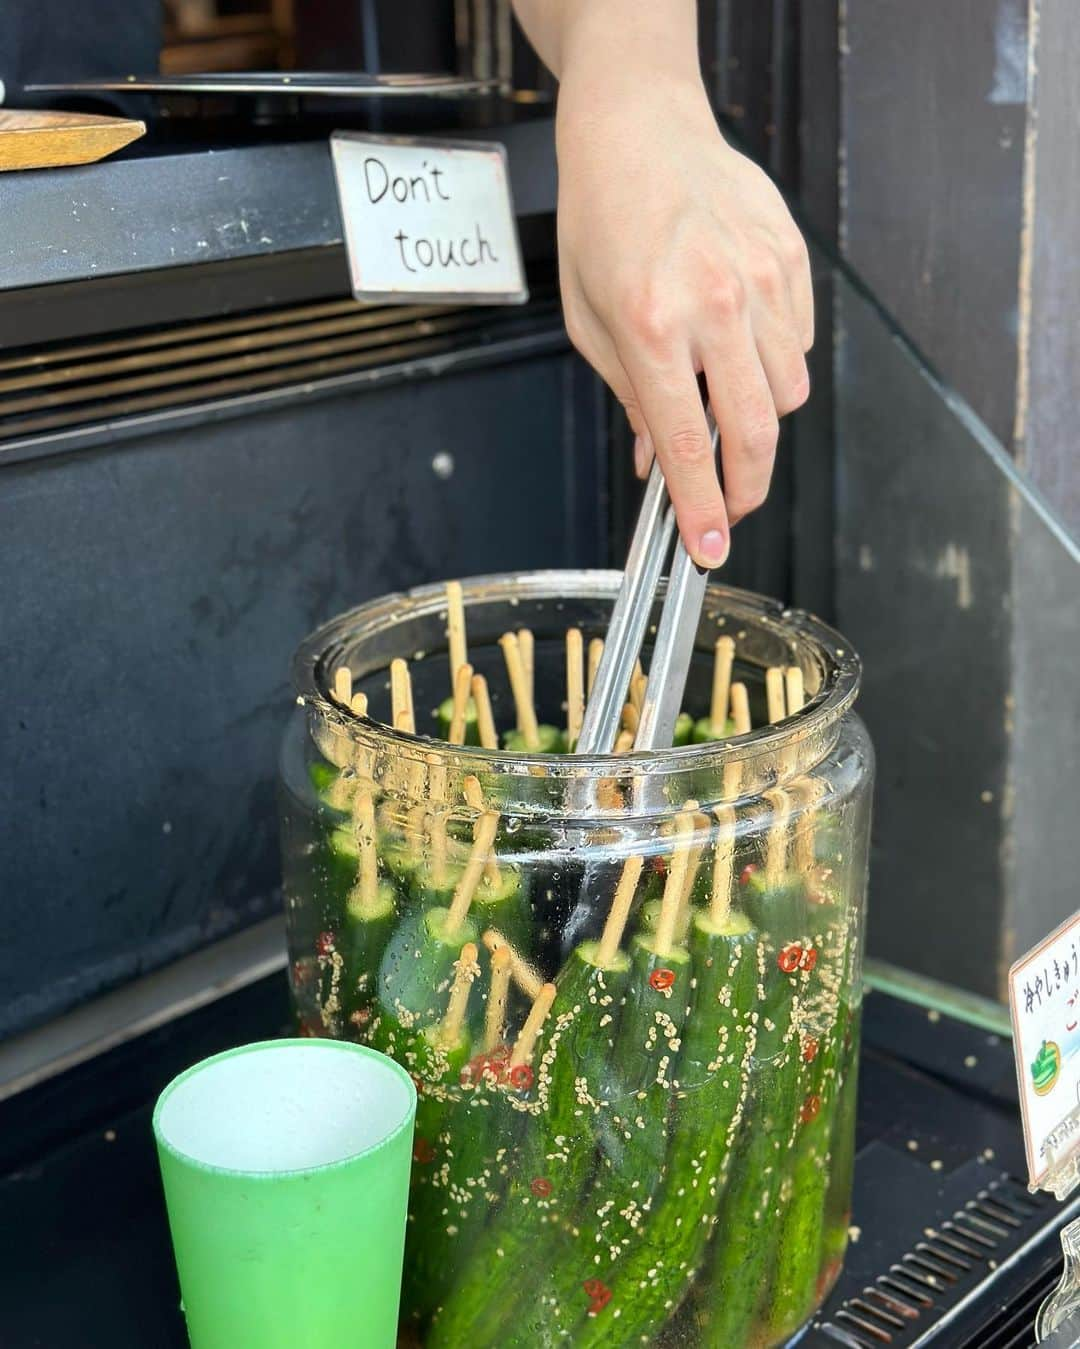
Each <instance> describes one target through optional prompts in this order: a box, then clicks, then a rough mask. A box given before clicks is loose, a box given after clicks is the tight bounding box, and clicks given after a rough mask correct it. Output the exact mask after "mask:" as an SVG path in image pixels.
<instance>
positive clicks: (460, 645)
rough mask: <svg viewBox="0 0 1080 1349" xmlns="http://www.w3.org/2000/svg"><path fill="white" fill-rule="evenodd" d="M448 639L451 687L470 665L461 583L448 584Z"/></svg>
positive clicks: (449, 582) (450, 582)
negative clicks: (465, 666)
mask: <svg viewBox="0 0 1080 1349" xmlns="http://www.w3.org/2000/svg"><path fill="white" fill-rule="evenodd" d="M446 639H447V644H448V646H449V649H450V687H451V688H453V686H454V679H455V677H456V676H457V672H458V671H459V670H460V669H461V667H462V666H463V665H467V664H468V663H469V648H468V645H467V643H466V641H465V598H464V594H463V592H462V589H461V582H460V581H447V583H446Z"/></svg>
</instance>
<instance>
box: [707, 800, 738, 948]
mask: <svg viewBox="0 0 1080 1349" xmlns="http://www.w3.org/2000/svg"><path fill="white" fill-rule="evenodd" d="M713 814H714V815H715V816H716V823H717V835H716V846H715V850H714V852H713V875H712V899H711V900H710V903H709V917H710V918H711V919H712V921H713V922H714V923H715V924H716V925H717V926H718V927H719V926H720V925H722V924H723V923H726V922H727V917H728V913H729V912H730V910H731V881H732V877H733V875H734V869H735V811H734V808H733V807H732V806H717V807H716V808H715V809H714V811H713Z"/></svg>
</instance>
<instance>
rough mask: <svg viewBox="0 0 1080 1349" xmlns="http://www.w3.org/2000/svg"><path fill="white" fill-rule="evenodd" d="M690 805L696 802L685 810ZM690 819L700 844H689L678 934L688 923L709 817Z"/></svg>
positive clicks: (696, 815) (702, 816) (696, 816)
mask: <svg viewBox="0 0 1080 1349" xmlns="http://www.w3.org/2000/svg"><path fill="white" fill-rule="evenodd" d="M691 805H693V806H696V805H697V802H696V801H694V802H687V809H689V808H690V807H691ZM692 819H693V822H694V828H695V830H696V831H698V832H699V833H700V835H701V842H700V843H693V844H691V846H690V852H689V855H688V857H687V862H686V880H685V881H684V882H683V893H682V901H681V903H680V905H679V923H678V927H677V929H676V930H677V931H678V932H680V933H682V932H685V931H686V928H687V924H688V922H689V915H690V901H691V899H692V898H693V895H694V886H695V885H696V884H697V878H698V872H699V871H700V870H701V859H702V858H703V857H704V856H705V846H706V843H707V840H708V829H709V817H708V816H707V815H703V814H695V815H694V816H692Z"/></svg>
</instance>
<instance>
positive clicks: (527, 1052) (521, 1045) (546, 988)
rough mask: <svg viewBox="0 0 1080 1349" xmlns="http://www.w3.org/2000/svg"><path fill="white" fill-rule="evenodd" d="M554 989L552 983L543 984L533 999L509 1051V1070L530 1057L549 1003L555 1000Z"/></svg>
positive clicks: (545, 1017)
mask: <svg viewBox="0 0 1080 1349" xmlns="http://www.w3.org/2000/svg"><path fill="white" fill-rule="evenodd" d="M556 991H557V990H556V988H555V985H554V984H544V985H543V987H542V988H541V989H540V992H539V993H538V994H537V995H536V997H535V999H534V1000H533V1005H532V1007H531V1008H530V1009H529V1015H528V1016H527V1017H526V1018H525V1024H524V1025H523V1026H522V1028H521V1030H520V1032H519V1033H518V1038H517V1039H516V1040H515V1041H514V1047H513V1049H512V1050H511V1051H510V1063H509V1065H508V1067H509V1068H510V1069H511V1070H513V1069H514V1068H518V1067H520V1066H521V1064H523V1063H528V1062H529V1060H530V1059H531V1058H532V1056H533V1050H534V1049H535V1048H536V1041H537V1038H538V1037H539V1035H540V1032H541V1031H542V1030H543V1029H544V1022H545V1021H546V1020H547V1018H548V1013H549V1012H550V1011H551V1004H552V1003H553V1002H554V1001H555V993H556Z"/></svg>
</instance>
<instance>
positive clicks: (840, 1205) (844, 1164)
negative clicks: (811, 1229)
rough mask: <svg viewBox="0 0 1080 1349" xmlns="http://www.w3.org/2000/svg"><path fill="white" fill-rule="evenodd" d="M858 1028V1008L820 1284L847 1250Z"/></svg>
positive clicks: (852, 1019)
mask: <svg viewBox="0 0 1080 1349" xmlns="http://www.w3.org/2000/svg"><path fill="white" fill-rule="evenodd" d="M859 1044H860V1024H859V1011H858V1009H857V1008H852V1007H850V1006H849V1007H848V1008H847V1011H846V1024H845V1030H844V1036H843V1056H842V1063H841V1069H840V1080H839V1082H838V1083H837V1102H836V1110H835V1112H834V1119H833V1129H832V1140H831V1144H830V1163H829V1186H828V1189H827V1190H826V1193H825V1242H824V1248H825V1268H824V1270H823V1271H822V1280H823V1283H824V1284H826V1285H828V1284H830V1283H831V1282H832V1280H833V1278H834V1277H835V1276H836V1273H837V1272H838V1271H839V1268H840V1265H841V1263H842V1261H843V1259H844V1252H845V1251H846V1250H847V1244H848V1230H849V1228H850V1226H851V1187H852V1181H853V1179H854V1175H855V1117H856V1113H857V1111H858V1105H859Z"/></svg>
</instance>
